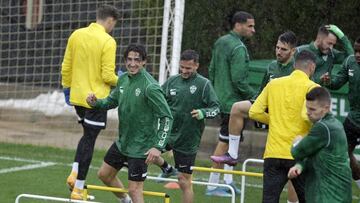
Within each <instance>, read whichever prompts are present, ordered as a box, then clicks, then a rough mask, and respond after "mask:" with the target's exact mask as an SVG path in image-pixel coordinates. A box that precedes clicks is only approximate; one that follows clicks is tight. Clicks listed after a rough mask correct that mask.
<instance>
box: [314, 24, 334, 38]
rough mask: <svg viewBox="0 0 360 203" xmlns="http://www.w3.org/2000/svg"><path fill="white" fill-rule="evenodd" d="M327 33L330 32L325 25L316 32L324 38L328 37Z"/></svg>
mask: <svg viewBox="0 0 360 203" xmlns="http://www.w3.org/2000/svg"><path fill="white" fill-rule="evenodd" d="M329 33H330V31H329V30H328V29H327V28H326V26H325V25H321V26H320V27H319V29H318V32H317V34H318V35H325V36H327V35H329ZM335 36H336V35H335Z"/></svg>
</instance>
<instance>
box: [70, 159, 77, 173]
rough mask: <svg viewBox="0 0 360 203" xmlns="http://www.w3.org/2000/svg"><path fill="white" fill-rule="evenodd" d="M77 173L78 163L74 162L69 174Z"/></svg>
mask: <svg viewBox="0 0 360 203" xmlns="http://www.w3.org/2000/svg"><path fill="white" fill-rule="evenodd" d="M78 171H79V163H78V162H74V163H73V164H72V169H71V172H75V173H78Z"/></svg>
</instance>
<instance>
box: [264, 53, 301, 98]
mask: <svg viewBox="0 0 360 203" xmlns="http://www.w3.org/2000/svg"><path fill="white" fill-rule="evenodd" d="M293 70H294V61H293V60H290V62H289V63H287V64H281V63H279V62H278V61H277V60H274V61H272V62H271V63H270V64H269V66H268V67H267V69H266V72H265V75H264V78H263V80H262V83H261V85H260V88H259V91H258V93H257V96H258V95H259V94H260V93H261V91H262V90H263V89H264V88H265V86H266V85H267V84H268V83H269V82H270V80H272V79H274V78H280V77H283V76H288V75H290V74H291V73H292V72H293Z"/></svg>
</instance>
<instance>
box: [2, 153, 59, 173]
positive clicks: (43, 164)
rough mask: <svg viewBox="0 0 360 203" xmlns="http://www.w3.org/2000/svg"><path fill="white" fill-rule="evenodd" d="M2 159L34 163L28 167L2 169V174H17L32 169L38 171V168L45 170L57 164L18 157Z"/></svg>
mask: <svg viewBox="0 0 360 203" xmlns="http://www.w3.org/2000/svg"><path fill="white" fill-rule="evenodd" d="M0 159H1V160H8V161H20V162H28V163H34V164H28V165H24V166H17V167H12V168H5V169H0V174H2V173H11V172H15V171H24V170H32V169H36V168H44V167H48V166H53V165H56V163H54V162H44V161H37V160H31V159H23V158H18V157H8V156H0Z"/></svg>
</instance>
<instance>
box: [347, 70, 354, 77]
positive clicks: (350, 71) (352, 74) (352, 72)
mask: <svg viewBox="0 0 360 203" xmlns="http://www.w3.org/2000/svg"><path fill="white" fill-rule="evenodd" d="M348 74H349V76H351V77H353V76H354V70H353V69H349V71H348Z"/></svg>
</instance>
